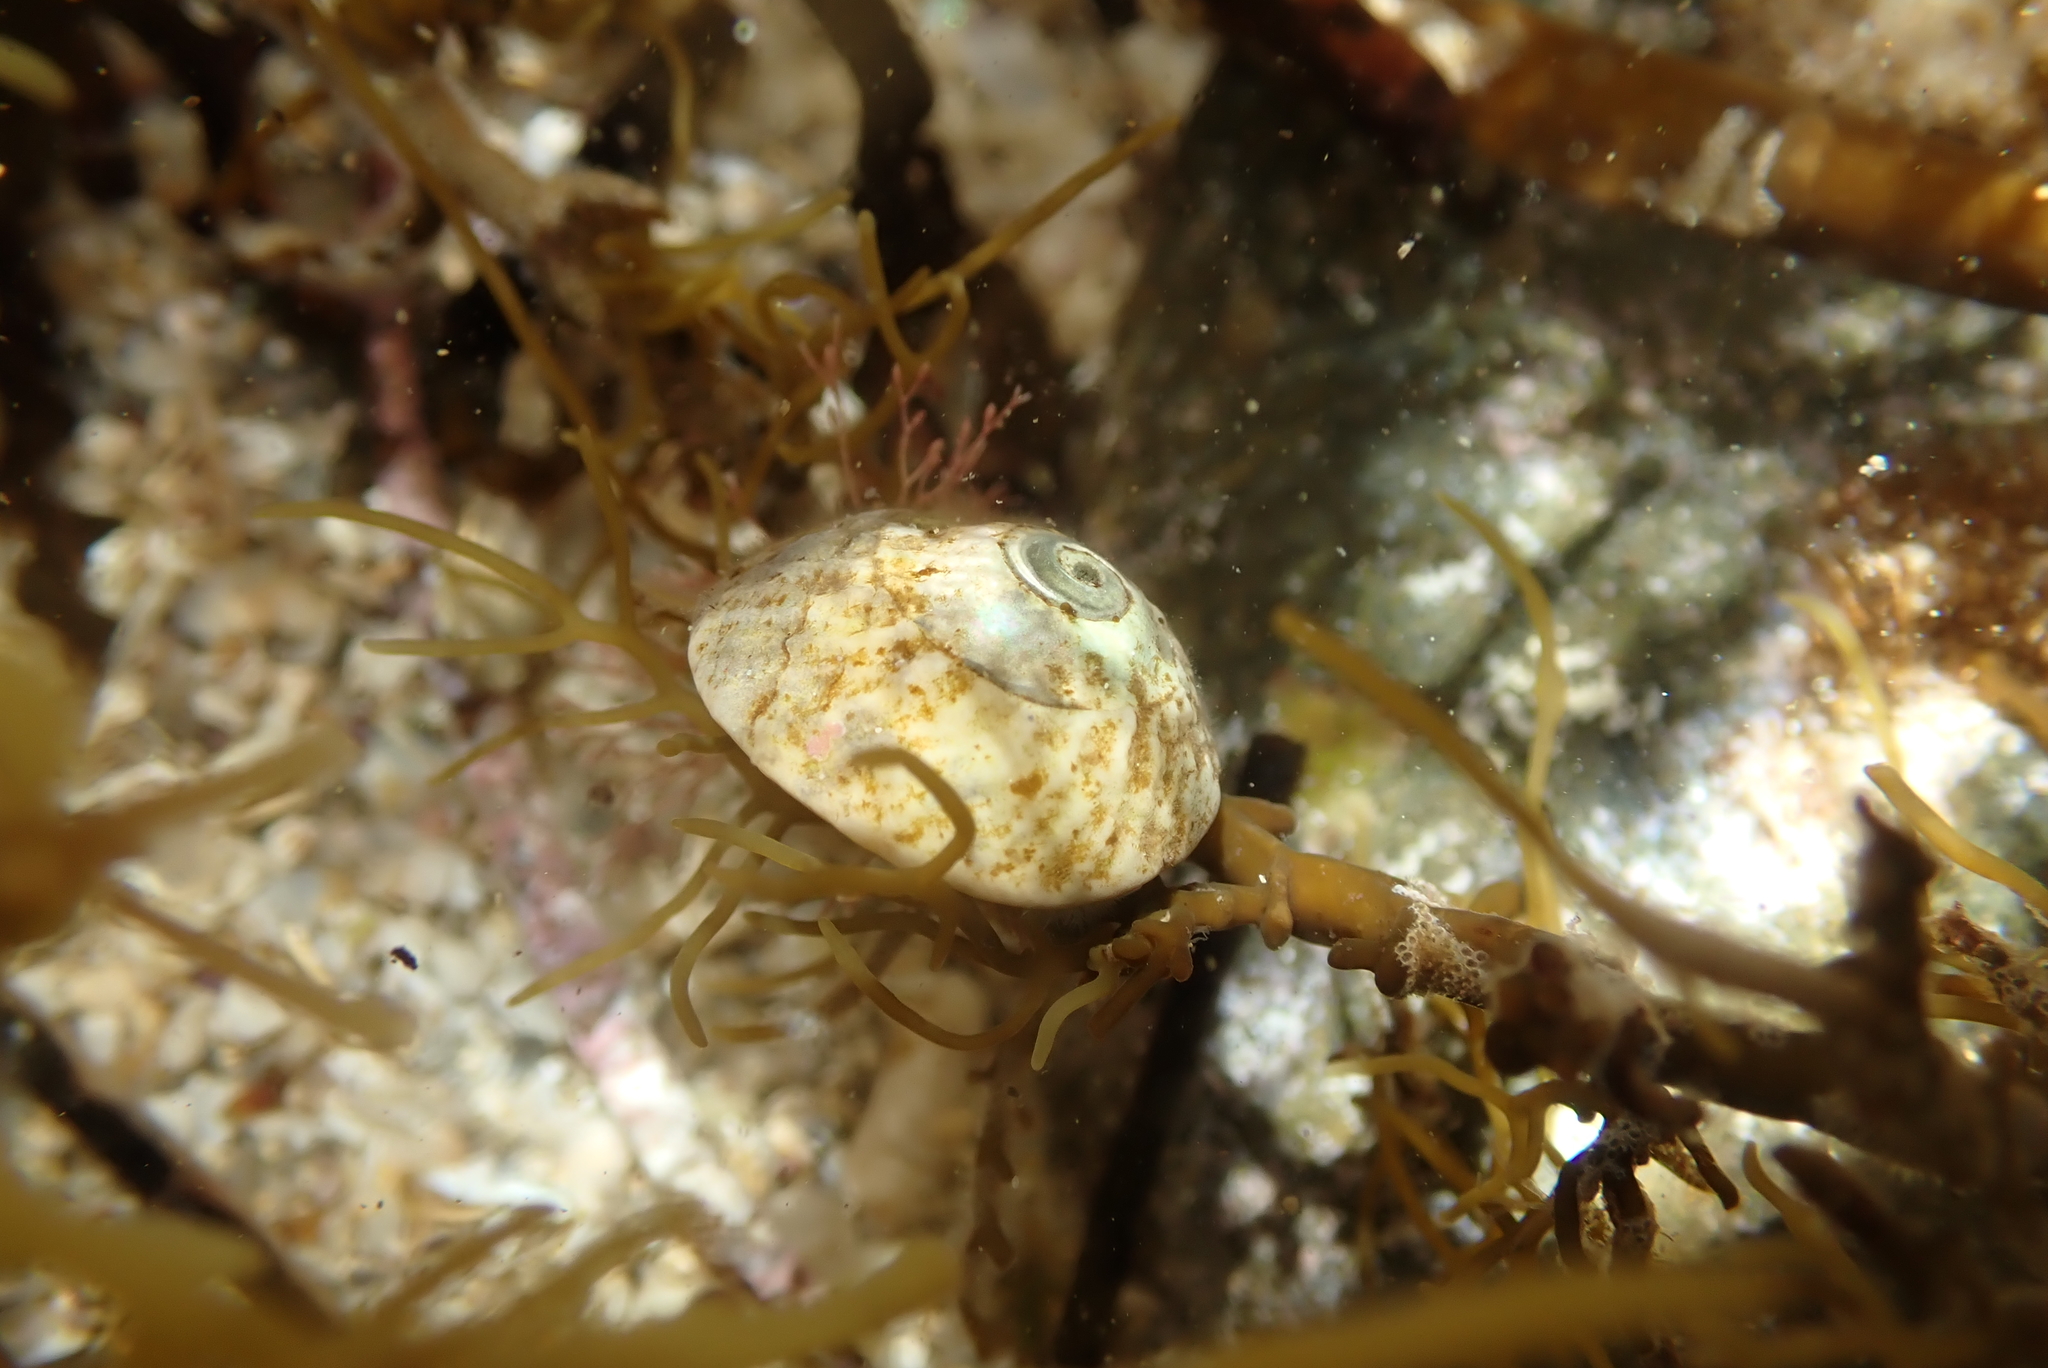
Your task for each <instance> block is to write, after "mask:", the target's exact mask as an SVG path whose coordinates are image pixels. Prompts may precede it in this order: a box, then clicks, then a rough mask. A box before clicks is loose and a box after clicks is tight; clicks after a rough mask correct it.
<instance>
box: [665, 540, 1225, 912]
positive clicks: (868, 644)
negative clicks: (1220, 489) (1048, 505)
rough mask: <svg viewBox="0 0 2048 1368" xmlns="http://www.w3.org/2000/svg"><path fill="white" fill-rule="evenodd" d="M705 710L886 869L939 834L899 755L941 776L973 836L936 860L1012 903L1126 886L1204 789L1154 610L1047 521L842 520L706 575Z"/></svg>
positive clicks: (1196, 741) (694, 634) (1197, 823)
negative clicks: (881, 751) (729, 572)
mask: <svg viewBox="0 0 2048 1368" xmlns="http://www.w3.org/2000/svg"><path fill="white" fill-rule="evenodd" d="M690 669H691V673H692V675H693V676H694V678H695V680H696V684H697V687H698V689H699V690H700V691H701V693H702V696H703V699H704V702H705V705H706V706H707V707H708V708H709V709H710V711H711V715H712V717H713V718H714V719H715V720H716V721H717V722H718V724H719V725H720V726H721V727H723V728H725V730H726V732H727V733H728V734H729V735H730V736H731V737H732V739H733V740H734V741H735V742H736V743H737V744H738V745H739V746H740V748H741V749H742V750H744V751H745V752H746V753H747V755H748V757H749V758H750V759H751V760H752V761H753V762H754V764H755V765H757V766H758V767H759V768H760V769H761V771H762V772H763V773H764V774H766V775H767V776H768V777H769V778H770V779H773V780H774V781H775V782H776V783H778V784H780V785H781V786H782V787H783V788H784V789H785V790H787V791H788V792H789V793H790V795H791V796H792V797H794V798H796V799H797V800H798V801H799V802H801V803H803V804H804V805H805V806H807V807H809V808H810V809H811V810H812V811H813V812H815V813H816V814H817V815H818V816H819V817H821V818H823V819H824V820H826V821H828V822H830V823H831V824H832V825H833V826H835V827H837V828H838V829H839V830H840V831H842V832H843V833H845V834H846V835H847V836H848V837H850V838H851V839H852V840H854V841H855V842H856V843H858V844H859V845H861V846H863V847H864V848H866V849H868V850H870V851H873V852H874V853H875V854H878V855H880V856H882V857H883V858H884V859H887V860H889V861H890V862H892V863H894V864H898V865H910V864H915V863H917V862H919V861H922V860H924V859H928V858H930V857H931V856H932V855H933V854H935V853H936V852H937V851H938V850H939V849H940V848H941V847H943V846H944V845H945V843H946V841H947V839H948V838H949V837H950V836H951V835H952V830H953V829H952V824H951V822H950V821H949V820H948V819H947V817H946V815H945V814H944V812H943V811H941V810H940V808H939V805H938V803H937V802H936V801H935V800H934V799H933V798H932V796H931V795H930V794H929V793H928V792H927V791H926V790H925V789H924V787H923V786H922V785H921V784H919V783H918V782H917V780H916V779H915V778H913V777H912V776H911V775H909V774H908V773H907V772H906V771H905V770H904V769H903V768H902V767H900V766H886V765H883V766H867V765H856V764H854V763H852V761H853V760H854V758H855V757H856V756H859V755H861V754H862V753H864V752H866V751H870V750H874V749H876V748H878V747H901V748H902V749H904V750H907V751H909V752H911V753H912V754H914V755H917V756H918V757H920V758H921V759H923V760H924V761H925V762H926V763H927V764H929V765H931V767H932V768H933V769H934V770H936V771H937V772H938V773H939V774H940V776H942V777H943V778H944V779H945V780H946V781H947V782H948V783H949V784H951V785H952V786H953V787H954V788H955V789H956V790H957V791H958V792H959V794H960V796H961V798H962V799H963V800H964V801H965V802H966V803H967V806H968V808H969V810H970V811H971V812H972V813H973V815H974V823H975V836H974V842H973V844H972V845H971V846H970V847H969V848H968V851H967V853H966V855H965V856H964V857H963V858H962V859H961V860H960V862H959V863H958V864H957V865H955V866H954V867H953V869H952V871H951V873H950V874H949V875H948V882H949V883H951V884H952V885H953V886H954V887H956V888H958V889H960V890H961V891H962V892H964V893H968V894H971V895H973V896H975V897H979V898H984V899H987V900H989V901H991V902H999V903H1004V904H1008V905H1010V906H1014V907H1067V906H1073V905H1076V904H1080V903H1087V902H1094V901H1098V900H1101V899H1105V898H1112V897H1115V896H1117V895H1119V894H1121V893H1124V892H1128V891H1129V890H1130V889H1132V888H1135V887H1137V886H1138V885H1139V884H1142V883H1143V882H1145V881H1146V880H1147V879H1149V878H1152V877H1153V876H1154V875H1156V874H1158V873H1160V872H1161V871H1162V870H1165V869H1167V868H1169V867H1170V866H1172V865H1173V864H1174V863H1176V862H1177V861H1179V860H1181V859H1182V858H1184V857H1185V856H1186V855H1187V853H1188V852H1189V851H1190V850H1191V849H1193V847H1194V845H1195V842H1196V841H1197V840H1199V839H1200V838H1201V835H1202V833H1203V832H1204V831H1206V830H1207V829H1208V826H1209V823H1210V822H1211V821H1212V820H1214V818H1215V815H1216V809H1217V804H1218V802H1219V801H1220V798H1219V789H1218V786H1217V777H1216V753H1215V746H1214V743H1213V742H1212V741H1211V739H1210V736H1209V730H1208V725H1207V723H1206V722H1205V721H1204V719H1203V716H1202V709H1201V704H1200V700H1199V696H1198V694H1197V693H1196V689H1195V684H1194V674H1193V671H1192V669H1191V668H1190V667H1189V665H1188V661H1187V656H1186V654H1185V652H1183V651H1182V650H1181V647H1180V643H1179V642H1178V641H1176V640H1175V639H1174V636H1173V633H1172V632H1171V631H1170V630H1169V629H1168V628H1167V625H1166V621H1165V618H1164V617H1163V616H1162V615H1161V614H1160V612H1159V610H1158V609H1157V608H1155V607H1154V606H1153V605H1152V604H1151V602H1150V601H1148V600H1147V599H1146V598H1145V597H1144V596H1143V595H1142V594H1140V593H1138V592H1137V591H1136V590H1135V589H1133V588H1131V587H1130V586H1129V585H1128V584H1127V583H1126V582H1125V581H1124V580H1123V578H1122V577H1121V576H1120V575H1118V574H1117V573H1116V571H1115V570H1114V569H1112V568H1110V567H1109V565H1108V563H1107V562H1105V561H1103V560H1102V559H1101V558H1100V557H1098V556H1096V555H1094V553H1093V552H1090V551H1088V550H1087V549H1086V548H1084V547H1081V546H1080V545H1079V544H1078V543H1075V542H1072V541H1070V540H1068V539H1067V538H1065V537H1062V536H1060V535H1059V534H1057V533H1054V532H1052V531H1050V530H1048V529H1046V528H1042V527H1032V526H1028V525H1024V524H1017V523H989V524H970V525H948V524H944V523H940V522H937V521H932V520H926V519H919V518H916V517H914V516H912V515H908V514H903V513H866V514H859V515H855V516H853V517H850V518H846V519H843V520H842V521H840V522H838V523H835V524H833V525H832V526H830V527H827V528H824V529H822V530H820V531H818V532H814V533H811V534H810V535H808V536H805V537H801V538H799V539H797V540H796V541H794V542H792V543H790V544H789V545H788V546H785V547H783V548H782V549H781V550H780V551H778V552H776V553H775V554H774V555H772V556H770V557H769V558H768V559H766V560H764V561H762V562H760V563H759V564H757V565H754V566H752V567H750V568H748V569H746V570H743V571H741V572H740V573H739V574H738V575H736V576H735V577H734V578H733V579H732V580H730V581H729V582H727V583H726V584H724V585H722V586H720V588H719V589H718V590H716V591H715V592H714V593H713V594H712V595H711V596H710V598H709V599H707V600H706V602H705V604H704V605H703V608H702V610H701V611H700V613H699V615H698V618H697V621H696V623H695V624H694V626H693V627H692V630H691V635H690Z"/></svg>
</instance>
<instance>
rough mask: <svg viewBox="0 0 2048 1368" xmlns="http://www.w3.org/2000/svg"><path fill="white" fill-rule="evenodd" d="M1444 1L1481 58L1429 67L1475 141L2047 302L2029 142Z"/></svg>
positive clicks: (1675, 210) (1651, 202) (1939, 284)
mask: <svg viewBox="0 0 2048 1368" xmlns="http://www.w3.org/2000/svg"><path fill="white" fill-rule="evenodd" d="M1455 8H1456V9H1458V10H1459V11H1460V12H1461V13H1462V14H1463V15H1464V16H1465V17H1466V18H1467V19H1469V20H1470V21H1471V26H1472V37H1473V39H1474V40H1475V41H1474V42H1473V44H1472V48H1473V50H1475V51H1477V52H1479V53H1482V54H1484V55H1485V58H1486V60H1484V61H1481V62H1471V63H1468V64H1466V65H1465V66H1464V67H1462V68H1454V69H1452V70H1445V64H1444V63H1442V62H1439V63H1438V66H1439V70H1440V71H1444V74H1445V75H1446V78H1447V80H1448V81H1449V83H1450V84H1451V85H1452V86H1453V88H1454V89H1455V88H1458V87H1460V86H1461V85H1462V86H1464V87H1465V88H1464V89H1461V90H1460V94H1462V95H1463V96H1464V108H1465V126H1466V131H1467V134H1468V135H1469V136H1470V138H1471V139H1472V142H1473V144H1474V145H1475V146H1476V147H1477V148H1478V149H1479V150H1480V151H1481V152H1483V153H1484V154H1486V155H1487V156H1488V157H1491V158H1493V159H1494V160H1496V161H1498V162H1500V163H1502V164H1503V165H1505V166H1507V167H1508V168H1510V169H1511V170H1513V171H1514V172H1515V173H1516V174H1518V175H1522V176H1527V177H1530V178H1532V179H1541V180H1545V181H1549V182H1551V183H1553V184H1555V185H1560V186H1563V187H1565V188H1567V189H1569V190H1571V191H1572V192H1573V193H1575V194H1578V195H1581V196H1583V197H1585V198H1587V199H1589V200H1592V201H1594V202H1595V203H1597V204H1601V205H1606V206H1615V207H1618V206H1646V207H1650V208H1654V209H1656V210H1657V211H1659V212H1660V213H1662V214H1664V215H1665V216H1666V217H1668V218H1671V219H1674V220H1675V221H1678V222H1681V223H1685V224H1687V226H1692V225H1694V224H1700V225H1704V226H1707V227H1711V228H1715V229H1718V230H1719V231H1721V232H1724V233H1727V234H1729V235H1731V236H1735V237H1760V238H1767V239H1769V240H1770V241H1772V242H1776V243H1779V244H1782V245H1783V246H1786V247H1791V248H1795V249H1797V250H1800V251H1813V252H1827V253H1832V254H1835V255H1838V256H1845V257H1848V258H1850V259H1851V260H1853V261H1856V262H1858V263H1859V264H1861V265H1862V266H1863V267H1864V268H1865V269H1867V270H1870V271H1873V272H1875V273H1878V274H1881V275H1885V276H1888V277H1890V278H1892V279H1894V280H1900V281H1904V282H1907V283H1909V284H1914V285H1921V286H1925V287H1927V288H1929V289H1935V290H1943V291H1946V292H1948V293H1950V294H1958V295H1965V296H1968V297H1970V298H1972V299H1982V300H1986V301H1988V302H1990V303H1994V304H2001V305H2005V306H2007V307H2010V308H2018V309H2031V310H2034V311H2037V312H2038V311H2041V310H2043V309H2048V194H2044V193H2042V190H2041V187H2042V185H2043V180H2042V177H2041V174H2040V172H2039V171H2038V170H2030V169H2029V165H2028V162H2027V161H2026V159H2024V158H2019V157H2010V158H2008V157H2003V156H2000V155H1999V154H1997V153H1993V152H1988V151H1983V150H1980V149H1978V148H1975V147H1972V146H1970V145H1968V144H1967V143H1964V142H1961V141H1959V140H1955V139H1950V138H1943V137H1938V136H1932V135H1925V134H1920V133H1916V132H1914V131H1912V130H1911V129H1907V128H1903V127H1899V126H1895V125H1890V124H1886V123H1882V122H1879V121H1876V120H1872V119H1865V118H1859V117H1857V116H1855V115H1852V114H1847V113H1844V112H1842V111H1840V110H1837V109H1832V108H1829V107H1828V106H1826V105H1823V104H1821V103H1819V102H1818V101H1814V100H1810V99H1807V98H1805V97H1803V96H1801V95H1799V94H1797V93H1795V92H1792V91H1789V90H1786V89H1784V88H1782V87H1779V86H1775V85H1770V84H1767V83H1765V82H1762V81H1758V80H1755V79H1753V78H1751V77H1748V76H1744V75H1742V74H1740V73H1738V72H1736V71H1733V70H1730V69H1729V68H1727V67H1725V66H1721V65H1718V64H1716V63H1712V62H1705V61H1701V60H1699V59H1697V58H1693V57H1684V56H1680V55H1677V54H1675V53H1669V52H1658V51H1652V50H1646V49H1643V48H1641V47H1638V46H1637V45H1636V44H1634V43H1631V42H1627V41H1624V40H1622V39H1619V38H1612V37H1609V36H1607V35H1604V34H1598V33H1591V32H1587V31H1585V30H1583V29H1579V28H1576V27H1573V26H1571V25H1568V24H1561V23H1558V22H1556V21H1555V20H1551V19H1546V18H1544V17H1543V16H1541V15H1539V14H1536V13H1534V12H1533V11H1531V10H1528V9H1525V8H1523V7H1522V6H1520V5H1515V4H1510V3H1505V0H1456V2H1455ZM1424 46H1425V47H1426V46H1427V44H1425V45H1424ZM1489 67H1491V69H1489Z"/></svg>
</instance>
